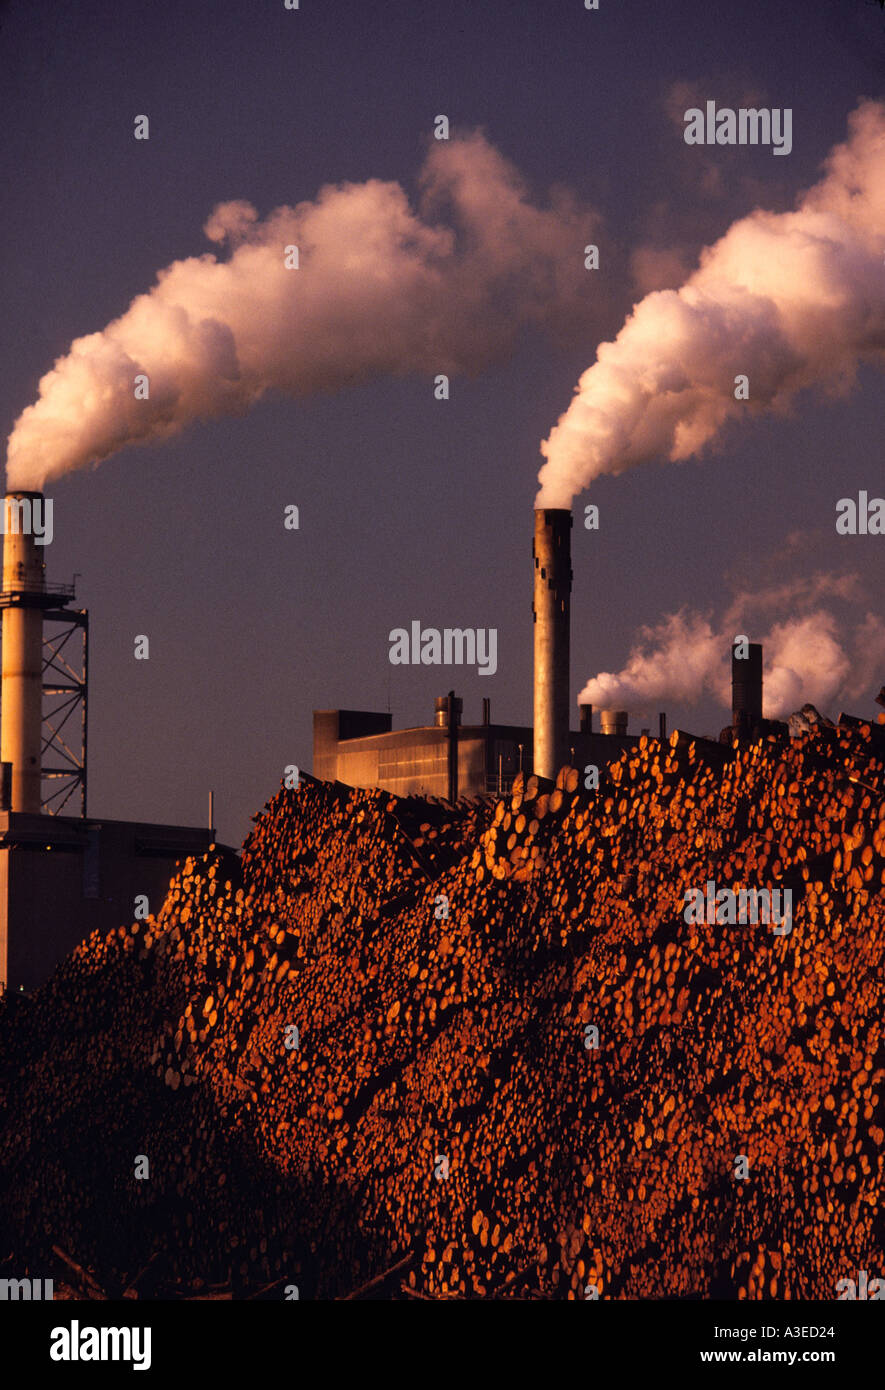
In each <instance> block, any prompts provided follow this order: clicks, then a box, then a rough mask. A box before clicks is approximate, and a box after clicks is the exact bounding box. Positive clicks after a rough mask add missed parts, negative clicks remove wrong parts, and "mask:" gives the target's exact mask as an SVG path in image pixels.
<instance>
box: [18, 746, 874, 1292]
mask: <svg viewBox="0 0 885 1390" xmlns="http://www.w3.org/2000/svg"><path fill="white" fill-rule="evenodd" d="M882 758H883V753H882V735H881V731H880V730H878V729H876V728H875V727H874V728H872V729H871V728H870V726H867V725H858V726H854V727H840V728H839V729H838V730H835V731H824V730H822V731H817V732H814V733H810V734H808V735H805V736H803V738H801V739H799V740H796V741H794V742H793V743H792V744H791V743H789V742H788V741H785V740H781V739H775V738H770V739H767V740H764V741H762V742H759V743H756V744H753V745H751V746H749V747H741V748H731V747H729V748H720V747H719V746H717V745H709V744H703V743H702V742H701V741H700V740H698V741H697V742H692V741H691V740H690V739H688V738H687V737H686V736H685V735H683V734H674V735H673V738H672V739H671V740H670V742H669V743H666V742H665V743H663V744H660V743H658V742H657V741H651V740H647V739H643V740H641V742H640V744H639V745H638V746H637V747H636V748H634V749H632V750H630V751H629V752H626V753H625V754H623V755H622V756H621V758H620V760H619V761H618V762H617V763H615V764H613V765H612V767H611V768H610V769H609V770H608V772H607V773H605V772H604V773H603V776H602V782H601V785H600V787H599V790H598V791H596V792H591V791H585V790H583V788H582V786H581V785H580V784H581V782H582V780H583V779H582V778H579V775H578V772H577V771H576V770H575V769H564V770H563V772H562V773H561V774H560V777H559V779H558V782H557V786H556V787H555V788H553V787H552V786H551V785H550V784H539V783H538V781H537V779H535V778H529V779H528V780H527V782H526V783H525V784H523V783H522V782H521V781H520V782H518V783H517V785H516V787H515V788H514V792H513V795H512V797H508V798H506V799H505V800H502V801H498V802H495V801H494V800H492V799H486V800H480V801H476V802H470V801H466V800H464V801H462V802H460V803H459V804H458V806H457V807H451V806H447V805H446V804H445V803H441V802H432V801H423V800H421V799H419V798H409V799H405V800H403V799H397V798H395V797H393V796H391V795H389V794H388V793H385V792H379V791H355V790H352V789H350V788H347V787H344V786H341V785H340V784H325V783H319V782H315V781H313V780H312V779H310V778H307V777H305V778H303V780H302V784H301V786H300V787H299V788H298V789H297V790H294V791H284V792H281V793H280V794H279V795H278V796H277V797H276V798H275V799H274V800H273V801H272V802H270V803H269V804H268V806H267V807H266V808H265V810H264V812H263V814H262V815H261V816H260V817H258V818H257V823H256V825H255V828H254V830H253V832H252V833H251V835H250V836H249V838H248V839H247V841H246V844H245V847H244V851H243V855H242V864H241V866H240V865H239V864H238V863H237V862H236V861H232V860H231V858H230V856H222V855H220V854H218V853H214V852H213V853H210V854H209V855H207V856H206V857H205V858H204V859H202V860H199V861H188V862H187V863H186V864H185V865H184V866H183V868H182V871H181V872H180V873H179V875H178V876H177V878H176V879H175V880H173V883H172V885H171V887H170V891H169V894H168V897H167V899H166V901H165V903H164V904H163V906H162V908H161V909H160V911H159V912H158V913H157V915H156V917H151V918H149V919H148V920H147V921H145V922H136V923H133V924H131V925H128V926H122V927H120V929H119V930H118V931H116V932H113V933H111V934H110V935H108V936H107V937H105V938H99V937H97V936H94V937H92V938H90V939H89V940H88V941H87V942H85V943H84V944H83V945H82V946H81V947H80V948H78V950H77V951H76V952H75V953H74V954H73V956H72V957H71V958H70V959H69V960H68V961H67V962H65V963H64V964H63V965H62V966H61V967H60V969H59V970H58V971H57V972H56V974H55V976H54V977H53V979H52V980H51V981H50V982H49V984H48V985H46V986H45V987H44V988H43V989H42V990H41V991H39V992H38V993H37V994H36V995H35V996H34V997H33V998H32V999H30V1000H27V1001H16V1000H11V1001H8V1003H7V1005H6V1007H5V1010H4V1011H3V1014H2V1019H0V1049H2V1051H0V1055H2V1061H0V1086H2V1107H3V1108H2V1112H0V1171H2V1173H3V1182H2V1184H0V1261H2V1270H0V1272H3V1273H5V1272H6V1271H7V1269H12V1266H13V1265H14V1266H15V1270H14V1273H15V1274H16V1275H17V1276H21V1275H22V1274H24V1273H25V1268H24V1267H23V1266H27V1268H28V1269H30V1271H31V1272H32V1273H33V1274H34V1275H35V1276H41V1275H42V1276H43V1277H46V1275H47V1273H52V1271H53V1269H55V1268H56V1266H55V1265H53V1263H52V1262H53V1259H54V1258H55V1256H54V1255H53V1246H55V1247H56V1250H59V1249H60V1250H63V1251H65V1252H67V1254H68V1255H69V1257H71V1258H73V1259H74V1260H75V1261H76V1262H77V1263H79V1264H80V1265H81V1266H83V1267H85V1268H87V1269H88V1270H90V1271H91V1272H92V1276H93V1277H94V1280H95V1281H96V1284H97V1285H98V1286H100V1287H101V1288H102V1289H104V1290H105V1291H106V1292H108V1293H109V1294H110V1295H111V1296H114V1295H115V1294H116V1295H119V1294H120V1293H122V1292H123V1291H124V1290H126V1289H128V1290H129V1296H130V1297H133V1296H139V1297H151V1296H167V1295H168V1296H171V1294H172V1293H173V1292H174V1293H175V1294H177V1295H178V1296H181V1295H182V1294H184V1293H190V1294H192V1295H202V1296H209V1295H210V1293H211V1291H212V1290H216V1291H217V1290H226V1291H228V1292H232V1293H233V1296H235V1297H236V1296H245V1295H249V1294H254V1293H255V1292H256V1291H258V1290H261V1289H266V1288H267V1289H269V1293H268V1296H273V1297H279V1298H282V1297H284V1296H285V1294H284V1290H285V1289H286V1288H289V1289H290V1295H289V1296H291V1286H292V1285H296V1286H297V1287H298V1291H299V1296H300V1297H302V1298H311V1297H313V1298H316V1297H319V1298H339V1297H345V1296H347V1295H348V1294H350V1293H352V1292H355V1291H359V1290H361V1289H362V1287H363V1285H365V1284H370V1289H369V1290H368V1291H367V1292H366V1295H365V1296H369V1297H372V1296H374V1297H383V1298H405V1297H409V1296H413V1297H421V1296H423V1297H432V1298H446V1297H448V1298H451V1297H468V1298H483V1297H485V1298H498V1297H505V1298H513V1297H516V1298H520V1297H528V1298H582V1299H583V1298H585V1297H586V1296H588V1295H587V1290H588V1287H589V1286H590V1285H593V1286H595V1288H596V1289H597V1290H598V1292H599V1296H600V1297H602V1298H620V1297H686V1296H688V1297H691V1296H695V1297H711V1296H712V1297H726V1298H729V1297H730V1298H750V1299H758V1298H768V1297H777V1298H785V1297H786V1298H834V1297H835V1296H836V1284H837V1282H838V1280H839V1279H842V1278H856V1277H857V1274H856V1271H858V1270H861V1269H865V1270H868V1271H871V1277H872V1275H885V1251H883V1222H882V1217H881V1195H882V1186H883V1183H882V1179H883V1138H885V1135H883V1124H885V1120H883V1103H882V1092H883V1085H885V1048H883V1018H885V1010H883V996H885V987H883V980H885V969H883V966H885V961H883V950H885V772H883V760H882ZM711 879H712V880H714V881H715V883H716V885H717V887H723V886H727V887H732V886H735V887H736V886H747V887H753V886H756V887H769V888H770V887H776V886H781V887H791V888H792V890H793V924H792V930H791V932H790V933H789V934H787V935H783V936H778V935H776V934H774V933H773V932H772V930H771V928H770V927H769V926H767V925H765V924H764V923H760V924H758V925H755V926H754V925H749V924H745V925H721V924H720V925H688V924H686V922H685V920H684V895H685V892H686V890H688V889H694V888H700V889H702V890H703V889H704V887H705V885H706V883H707V881H708V880H711ZM591 1025H592V1027H593V1028H596V1029H598V1047H593V1046H587V1045H585V1044H588V1043H591V1042H592V1041H593V1035H592V1033H591V1031H589V1030H590V1029H591ZM293 1026H294V1028H296V1029H297V1030H298V1031H297V1038H296V1035H295V1034H294V1033H293V1032H292V1031H291V1030H292V1028H293ZM287 1030H288V1031H287ZM287 1041H288V1042H289V1043H290V1044H292V1043H293V1042H295V1041H297V1046H291V1045H290V1046H288V1047H287V1045H286V1043H287ZM139 1155H143V1156H145V1157H146V1158H147V1159H148V1160H149V1164H150V1170H149V1171H150V1176H149V1177H148V1178H143V1179H141V1180H139V1179H136V1177H135V1169H136V1162H137V1156H139ZM739 1155H744V1156H745V1157H746V1160H747V1163H748V1172H749V1176H748V1177H747V1178H746V1179H741V1178H739V1177H736V1176H735V1173H736V1162H737V1158H738V1156H739ZM7 1252H8V1253H7ZM63 1272H64V1271H63V1270H61V1269H57V1273H58V1275H59V1277H61V1275H62V1274H63ZM379 1276H383V1277H379ZM222 1296H223V1295H222Z"/></svg>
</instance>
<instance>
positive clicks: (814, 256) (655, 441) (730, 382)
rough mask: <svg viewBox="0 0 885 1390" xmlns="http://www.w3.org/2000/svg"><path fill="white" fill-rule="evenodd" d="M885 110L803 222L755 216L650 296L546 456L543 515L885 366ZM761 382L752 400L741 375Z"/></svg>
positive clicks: (852, 127) (866, 124)
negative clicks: (604, 483)
mask: <svg viewBox="0 0 885 1390" xmlns="http://www.w3.org/2000/svg"><path fill="white" fill-rule="evenodd" d="M883 245H885V105H883V104H882V103H881V102H874V101H869V100H864V101H862V102H861V103H860V105H859V106H858V107H857V109H856V110H855V111H854V112H852V114H851V116H850V118H849V134H848V139H847V141H846V143H845V144H842V145H837V146H836V147H835V149H833V150H832V151H831V153H830V155H829V157H828V159H827V161H826V165H825V173H824V177H823V178H822V179H821V181H820V182H819V183H818V184H816V185H815V186H814V187H813V188H812V189H811V190H810V191H809V192H808V193H806V194H805V195H804V196H803V197H802V198H801V199H800V200H799V203H798V207H797V209H796V211H795V212H786V213H768V212H762V211H758V210H757V211H755V212H752V213H751V214H750V215H749V216H748V217H744V218H742V219H741V220H740V221H738V222H735V223H734V224H733V225H732V226H731V227H730V228H729V230H728V231H727V232H726V233H725V235H724V236H723V237H722V238H721V240H719V241H718V242H716V243H715V245H714V246H712V247H708V248H707V249H706V250H705V251H704V252H703V253H702V256H701V262H700V266H699V268H698V270H696V271H695V272H694V274H692V275H691V276H690V277H689V279H688V280H686V282H685V284H684V285H683V286H682V288H681V289H679V290H659V291H656V292H654V293H652V294H649V295H647V296H646V297H645V299H643V300H642V301H641V302H640V303H639V304H638V305H637V306H636V307H635V308H634V310H633V312H632V314H631V315H630V317H629V318H628V319H627V321H626V323H625V324H624V327H623V328H622V329H621V331H620V333H619V334H618V337H617V339H616V340H615V342H613V343H603V344H602V345H601V346H600V347H599V349H598V351H597V355H596V362H595V363H594V364H593V366H591V367H590V368H588V370H587V371H586V372H584V374H583V376H582V377H581V379H580V381H579V382H578V385H577V387H576V388H575V397H574V399H573V400H572V403H571V405H570V406H569V408H568V410H567V411H566V412H565V414H564V415H562V416H561V417H560V419H559V422H558V424H557V425H556V426H555V427H554V429H553V430H552V431H551V433H550V435H549V437H548V438H547V440H545V441H544V443H542V445H541V453H542V454H543V455H544V457H545V458H546V460H547V462H546V463H545V464H544V465H543V467H542V468H541V471H540V473H539V475H538V477H539V482H540V484H541V488H540V492H539V493H538V497H537V500H536V502H535V506H536V507H568V506H570V505H571V503H572V500H573V498H574V497H575V495H576V493H578V492H579V491H580V490H581V489H582V488H584V487H586V486H587V485H588V484H589V483H590V482H592V480H593V479H594V478H597V477H599V476H600V475H601V474H604V473H611V474H617V473H623V472H625V471H626V470H627V469H628V468H633V467H635V466H636V465H637V464H641V463H645V462H648V461H650V460H652V459H659V460H661V461H664V460H670V461H673V462H675V461H678V460H682V459H687V458H689V457H691V456H692V455H693V454H697V453H698V452H699V451H700V450H701V448H702V447H703V446H704V445H705V444H706V443H708V442H709V441H710V440H712V439H713V438H714V436H715V435H716V434H717V433H718V432H719V431H720V430H721V428H722V427H723V425H724V424H725V423H726V421H728V420H730V419H733V418H738V417H739V416H740V414H741V413H742V412H745V411H747V410H750V411H751V412H754V413H755V412H761V411H766V410H783V409H785V408H786V407H787V406H788V405H789V403H790V401H791V400H792V398H793V397H794V396H795V394H796V392H798V391H800V390H801V389H802V388H804V387H809V386H815V385H816V386H822V387H824V388H826V389H827V390H829V391H831V392H838V391H845V390H847V389H849V387H850V386H851V384H852V382H853V379H854V375H855V372H856V370H857V367H858V364H859V363H860V362H862V361H875V362H878V363H882V362H885V275H883V273H882V248H883ZM739 375H746V376H748V377H749V399H748V400H736V399H735V395H734V392H735V378H736V377H737V376H739Z"/></svg>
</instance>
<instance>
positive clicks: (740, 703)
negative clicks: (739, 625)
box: [731, 642, 762, 738]
mask: <svg viewBox="0 0 885 1390" xmlns="http://www.w3.org/2000/svg"><path fill="white" fill-rule="evenodd" d="M739 645H740V644H739V643H735V646H734V647H733V648H732V652H731V726H732V729H733V731H734V733H735V735H736V736H737V737H738V738H750V737H751V736H752V734H753V731H754V730H755V728H756V727H757V725H758V724H759V723H760V722H761V719H762V644H761V642H750V643H748V644H747V655H746V656H739V655H738V646H739Z"/></svg>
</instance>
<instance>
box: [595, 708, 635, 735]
mask: <svg viewBox="0 0 885 1390" xmlns="http://www.w3.org/2000/svg"><path fill="white" fill-rule="evenodd" d="M627 719H628V716H627V711H626V710H625V709H601V710H600V711H599V723H600V727H601V729H602V732H603V733H604V734H609V735H611V734H626V732H627Z"/></svg>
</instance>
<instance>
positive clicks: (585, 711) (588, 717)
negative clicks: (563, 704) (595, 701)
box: [578, 705, 593, 734]
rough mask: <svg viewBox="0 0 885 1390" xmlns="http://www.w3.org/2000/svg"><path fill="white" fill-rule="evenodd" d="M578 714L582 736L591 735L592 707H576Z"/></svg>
mask: <svg viewBox="0 0 885 1390" xmlns="http://www.w3.org/2000/svg"><path fill="white" fill-rule="evenodd" d="M578 714H579V715H580V717H581V723H580V729H581V733H582V734H592V733H593V706H592V705H578Z"/></svg>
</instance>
